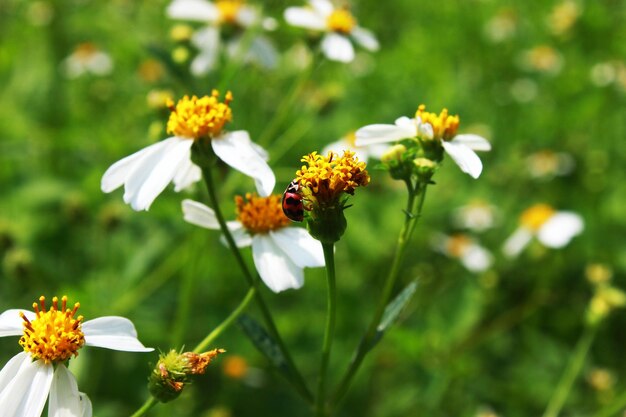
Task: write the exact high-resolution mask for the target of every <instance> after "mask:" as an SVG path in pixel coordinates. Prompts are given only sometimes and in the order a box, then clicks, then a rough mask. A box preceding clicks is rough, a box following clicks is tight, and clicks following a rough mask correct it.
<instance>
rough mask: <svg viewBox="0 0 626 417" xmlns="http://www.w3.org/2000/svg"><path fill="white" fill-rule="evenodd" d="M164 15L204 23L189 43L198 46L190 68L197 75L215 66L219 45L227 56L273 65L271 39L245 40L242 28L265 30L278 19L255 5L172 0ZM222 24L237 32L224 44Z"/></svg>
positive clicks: (222, 0) (230, 0)
mask: <svg viewBox="0 0 626 417" xmlns="http://www.w3.org/2000/svg"><path fill="white" fill-rule="evenodd" d="M167 15H168V16H169V17H170V18H172V19H181V20H189V21H194V22H202V23H206V24H207V26H206V27H204V28H202V29H199V30H198V31H196V32H195V33H194V34H193V36H192V37H191V43H192V44H193V45H194V46H195V47H196V48H198V50H199V53H198V56H196V57H195V58H194V60H193V61H192V62H191V72H192V74H194V75H196V76H200V75H204V74H206V73H208V72H209V71H211V70H212V69H214V68H215V66H216V65H217V61H218V58H219V53H220V50H221V49H222V48H224V49H225V51H226V52H227V53H228V55H229V56H230V58H234V59H237V58H239V59H242V60H243V61H244V62H254V63H256V64H259V65H260V66H262V67H265V68H274V67H275V66H276V62H277V60H278V53H277V52H276V49H275V48H274V45H272V43H271V42H270V40H269V39H268V38H267V37H265V36H263V35H254V36H253V37H252V38H251V39H249V40H245V39H244V36H243V32H244V31H245V30H246V29H248V28H251V27H252V26H257V25H258V26H260V27H261V28H263V29H265V30H274V29H275V28H276V25H277V23H276V21H275V20H274V19H272V18H263V17H262V16H261V15H260V13H259V10H258V9H257V8H255V7H253V6H250V5H247V4H245V2H244V1H243V0H218V1H215V2H210V1H208V0H174V1H173V2H172V3H171V4H170V5H169V6H168V8H167ZM223 27H228V28H229V29H231V30H232V31H234V32H235V33H236V34H235V35H233V36H232V37H231V38H230V39H229V40H228V41H226V43H225V44H224V45H222V39H221V35H220V32H221V29H222V28H223ZM248 42H249V43H248ZM244 48H245V49H244Z"/></svg>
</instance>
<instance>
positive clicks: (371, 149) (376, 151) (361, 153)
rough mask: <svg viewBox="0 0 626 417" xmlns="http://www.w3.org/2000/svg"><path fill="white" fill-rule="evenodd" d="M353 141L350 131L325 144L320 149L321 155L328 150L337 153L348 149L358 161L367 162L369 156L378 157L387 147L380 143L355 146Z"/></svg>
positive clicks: (353, 135) (353, 137) (353, 134)
mask: <svg viewBox="0 0 626 417" xmlns="http://www.w3.org/2000/svg"><path fill="white" fill-rule="evenodd" d="M355 141H356V134H355V132H350V133H348V134H346V135H345V136H343V137H342V138H341V139H339V140H338V141H336V142H332V143H329V144H328V145H326V147H325V148H324V149H323V150H322V155H326V154H328V152H335V153H336V154H339V153H341V152H343V151H345V150H349V151H353V152H354V156H355V157H357V158H358V159H359V161H363V162H367V161H368V160H369V159H370V158H375V159H380V158H381V157H382V155H383V154H384V153H385V151H387V149H388V148H389V147H388V146H387V145H380V144H376V145H370V146H356V144H355V143H354V142H355Z"/></svg>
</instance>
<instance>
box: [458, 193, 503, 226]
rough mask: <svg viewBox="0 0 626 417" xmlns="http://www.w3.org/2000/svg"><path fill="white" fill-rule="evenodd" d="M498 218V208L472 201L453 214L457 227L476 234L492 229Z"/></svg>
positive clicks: (480, 201)
mask: <svg viewBox="0 0 626 417" xmlns="http://www.w3.org/2000/svg"><path fill="white" fill-rule="evenodd" d="M496 218H497V208H496V207H495V206H493V205H491V204H488V203H487V202H485V201H482V200H475V201H471V202H470V203H468V204H466V205H464V206H461V207H459V208H457V209H455V210H454V211H453V212H452V221H453V222H454V224H455V226H457V227H460V228H463V229H470V230H473V231H475V232H484V231H485V230H487V229H490V228H492V227H493V226H494V224H495V223H496Z"/></svg>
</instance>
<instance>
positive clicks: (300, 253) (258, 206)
mask: <svg viewBox="0 0 626 417" xmlns="http://www.w3.org/2000/svg"><path fill="white" fill-rule="evenodd" d="M236 203H237V220H236V221H230V222H228V223H227V226H228V229H229V230H230V232H231V233H232V235H233V238H234V240H235V242H236V244H237V246H238V247H246V246H252V258H253V259H254V265H255V266H256V269H257V271H258V272H259V275H260V276H261V279H262V280H263V282H265V284H266V285H267V286H268V287H269V288H270V289H271V290H272V291H274V292H281V291H284V290H287V289H289V288H300V287H302V285H303V284H304V272H303V268H305V267H321V266H324V265H325V262H324V252H323V251H322V245H321V243H320V242H319V241H317V240H315V239H313V238H312V237H311V235H310V234H309V233H308V232H307V231H306V230H304V229H302V228H299V227H288V225H289V224H290V221H289V219H287V217H285V215H284V213H283V210H282V204H281V196H279V195H276V194H273V195H270V196H269V197H257V196H254V195H251V194H248V195H246V197H245V198H243V197H241V196H238V197H237V198H236ZM182 206H183V213H184V217H185V220H186V221H188V222H189V223H192V224H195V225H196V226H200V227H204V228H207V229H213V230H219V228H220V226H219V223H218V222H217V219H216V217H215V212H214V211H213V210H212V209H210V208H209V207H207V206H205V205H204V204H201V203H198V202H196V201H192V200H184V201H183V204H182Z"/></svg>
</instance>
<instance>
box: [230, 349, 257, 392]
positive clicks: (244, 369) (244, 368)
mask: <svg viewBox="0 0 626 417" xmlns="http://www.w3.org/2000/svg"><path fill="white" fill-rule="evenodd" d="M222 372H223V373H224V375H226V376H227V377H229V378H232V379H236V380H239V381H242V382H243V383H244V384H246V385H248V386H250V387H255V388H258V387H260V386H262V385H263V383H264V382H265V374H264V372H263V370H261V369H258V368H255V367H252V366H250V365H249V364H248V361H247V360H246V358H244V357H243V356H239V355H229V356H228V357H227V358H225V359H224V361H223V362H222Z"/></svg>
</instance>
